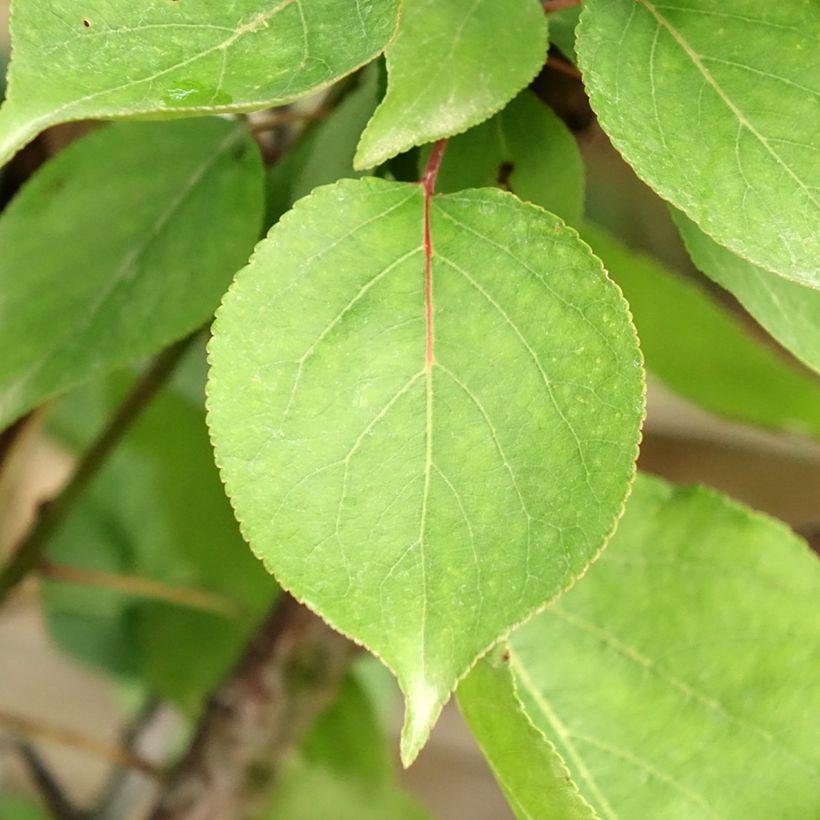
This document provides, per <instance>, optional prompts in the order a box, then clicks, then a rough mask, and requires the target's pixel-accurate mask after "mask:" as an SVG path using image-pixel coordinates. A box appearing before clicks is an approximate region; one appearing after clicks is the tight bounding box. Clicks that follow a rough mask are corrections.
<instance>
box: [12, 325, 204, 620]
mask: <svg viewBox="0 0 820 820" xmlns="http://www.w3.org/2000/svg"><path fill="white" fill-rule="evenodd" d="M197 335H198V334H192V335H191V336H189V337H187V338H186V339H183V340H182V341H180V342H177V343H176V344H175V345H172V346H171V347H169V348H168V349H167V350H165V351H163V352H162V353H161V354H160V355H159V356H158V357H157V358H156V359H155V360H154V363H153V364H152V365H151V367H150V368H149V369H148V370H147V371H146V372H145V373H144V374H143V376H142V377H141V378H140V379H139V381H138V382H137V383H136V385H135V386H134V388H133V389H132V390H131V392H130V393H129V394H128V396H126V397H125V400H124V401H123V403H122V404H121V405H120V407H119V408H118V409H117V411H116V412H115V413H114V415H113V416H112V418H111V419H110V420H109V422H108V424H107V425H106V427H105V429H104V430H103V431H102V433H101V434H100V436H99V438H97V440H96V441H95V442H94V443H93V444H92V445H91V447H90V448H89V450H88V452H86V454H85V455H84V456H83V458H82V460H81V461H80V462H79V464H78V465H77V468H76V469H75V471H74V474H73V475H72V476H71V478H70V479H69V480H68V483H67V484H66V485H65V487H63V489H62V490H61V491H60V493H59V495H58V496H57V497H56V498H55V499H53V500H52V501H49V502H47V503H46V504H44V505H43V506H42V507H41V510H40V514H39V515H38V517H37V520H36V521H35V522H34V526H33V527H32V528H31V530H29V532H28V534H27V535H26V536H25V537H24V538H23V541H22V542H21V543H20V545H19V547H18V548H17V550H16V551H15V553H14V555H12V557H11V558H10V559H9V561H8V562H7V563H6V565H5V566H4V567H3V569H2V572H0V604H2V603H3V601H4V600H5V599H6V597H7V596H8V594H9V593H10V592H11V591H12V590H13V589H14V588H15V587H16V586H17V584H19V583H20V581H22V580H23V578H25V576H26V575H28V573H29V572H31V571H32V570H34V569H35V568H36V567H37V565H38V564H39V563H40V560H41V558H42V556H43V553H44V551H45V549H46V547H47V546H48V543H49V541H50V540H51V537H52V535H54V533H55V532H56V530H57V529H58V528H59V527H60V525H61V524H62V523H63V520H64V519H65V517H66V515H67V514H68V512H69V510H70V509H71V508H72V506H73V505H74V503H75V502H76V501H77V499H78V498H79V497H80V496H81V495H82V494H83V492H84V491H85V488H86V487H87V486H88V483H89V482H90V481H91V479H92V478H93V477H94V476H95V475H96V474H97V472H98V471H99V469H100V467H102V465H103V464H104V463H105V462H106V460H107V458H108V456H109V455H110V454H111V451H112V450H113V449H114V448H115V447H116V446H117V444H119V442H120V440H121V439H122V437H123V436H124V435H125V433H126V432H127V431H128V430H129V428H130V427H131V425H132V424H133V423H134V422H135V421H136V419H137V418H138V417H139V415H140V413H141V412H142V411H143V410H144V409H145V407H146V406H147V405H148V403H149V402H150V401H151V399H152V398H153V397H154V395H155V394H156V392H157V391H158V390H159V389H160V387H162V385H163V384H165V382H166V380H167V379H168V377H169V376H170V375H171V373H172V372H173V370H174V368H175V367H176V365H177V364H178V363H179V361H180V359H182V357H183V355H184V354H185V352H186V351H187V349H188V347H189V346H190V344H191V342H192V341H193V340H194V339H195V338H196V336H197Z"/></svg>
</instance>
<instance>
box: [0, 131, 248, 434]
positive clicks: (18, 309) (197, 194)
mask: <svg viewBox="0 0 820 820" xmlns="http://www.w3.org/2000/svg"><path fill="white" fill-rule="evenodd" d="M148 169H150V173H149V172H148ZM262 186H263V176H262V164H261V160H260V157H259V152H258V150H257V148H256V146H255V145H254V143H253V141H252V139H251V138H250V136H249V134H248V133H247V130H246V129H245V128H244V127H243V126H241V125H238V124H236V123H230V122H225V121H222V120H216V119H213V120H200V121H197V122H177V123H165V124H162V125H147V124H132V123H129V124H126V123H120V124H116V125H112V126H108V127H106V128H103V129H100V130H99V131H96V132H95V133H93V134H91V135H89V136H87V137H85V138H83V139H81V140H79V141H77V142H76V143H74V144H73V145H71V146H69V147H68V148H67V149H66V150H65V151H63V152H61V153H60V154H59V155H58V156H57V157H55V158H54V159H53V160H51V161H50V162H48V163H47V164H46V165H45V166H43V167H42V169H40V171H38V172H37V173H36V174H35V175H34V177H33V178H32V179H31V180H30V181H29V183H28V184H27V185H26V186H25V187H24V188H23V189H22V190H21V192H20V193H19V194H18V195H17V197H16V198H15V199H14V201H13V202H12V203H11V205H10V206H9V207H8V208H6V210H5V211H3V213H2V216H0V247H2V249H3V252H2V254H0V348H2V349H3V351H4V355H3V357H2V359H0V428H1V427H3V426H5V425H6V424H8V423H10V422H12V421H14V419H16V418H17V417H19V416H20V415H22V414H23V413H25V412H26V411H27V410H30V409H31V408H32V407H35V406H36V405H38V404H40V403H41V402H42V401H44V400H45V399H47V398H49V397H51V396H53V395H55V394H57V393H60V392H62V391H64V390H66V389H67V388H69V387H72V386H74V385H76V384H79V383H80V382H82V381H84V380H86V379H90V378H92V377H94V376H98V375H102V374H104V373H106V372H110V371H112V370H114V369H115V368H116V367H119V366H123V365H125V364H128V363H130V362H133V361H137V360H139V359H140V358H142V357H144V356H147V355H150V354H152V353H154V352H156V351H157V350H159V349H161V348H162V347H164V346H166V345H168V344H169V343H171V342H173V341H175V340H176V339H178V338H180V337H182V336H184V335H185V334H186V333H189V332H190V331H192V330H193V329H194V328H196V327H197V326H198V325H200V324H202V323H203V322H205V321H207V319H208V317H209V316H210V315H211V314H212V313H213V311H214V308H215V307H216V305H217V304H218V302H219V297H220V294H221V293H222V292H223V291H224V290H225V288H226V287H227V285H228V283H229V282H230V278H231V275H232V272H233V271H235V270H236V268H237V267H239V266H240V265H241V264H242V260H243V258H246V257H247V253H248V250H249V249H250V248H251V247H252V246H253V243H254V241H255V240H256V238H257V237H258V234H259V230H260V226H261V220H262Z"/></svg>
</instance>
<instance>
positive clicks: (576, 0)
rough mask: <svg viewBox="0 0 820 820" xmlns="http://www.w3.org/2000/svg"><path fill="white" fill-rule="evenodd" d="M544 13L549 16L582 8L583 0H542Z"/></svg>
mask: <svg viewBox="0 0 820 820" xmlns="http://www.w3.org/2000/svg"><path fill="white" fill-rule="evenodd" d="M541 5H542V6H543V7H544V11H545V12H547V14H549V13H550V12H551V11H561V10H562V9H571V8H572V7H573V6H580V5H581V0H541Z"/></svg>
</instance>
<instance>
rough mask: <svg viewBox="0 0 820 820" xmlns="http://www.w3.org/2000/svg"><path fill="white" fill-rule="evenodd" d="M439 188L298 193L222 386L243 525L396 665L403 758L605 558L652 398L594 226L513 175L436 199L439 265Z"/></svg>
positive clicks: (239, 311)
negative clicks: (543, 612) (403, 711)
mask: <svg viewBox="0 0 820 820" xmlns="http://www.w3.org/2000/svg"><path fill="white" fill-rule="evenodd" d="M425 199H426V198H425V193H424V189H423V188H422V186H420V185H416V184H409V183H396V182H385V181H383V180H379V179H371V178H365V179H361V180H356V181H352V180H347V181H342V182H339V183H337V184H336V185H334V186H328V187H326V188H320V189H318V190H317V191H316V192H314V194H313V195H311V196H310V197H308V198H306V199H303V200H300V202H299V203H297V205H296V207H295V209H294V210H293V211H292V212H291V213H290V214H288V215H287V216H285V217H284V219H283V220H281V221H280V222H279V223H278V224H277V225H276V226H275V227H274V228H273V230H272V231H271V233H270V235H269V237H268V239H267V240H265V241H264V242H262V243H261V244H260V245H259V246H258V248H257V251H256V253H255V255H254V257H253V259H252V260H251V263H250V265H249V266H248V267H247V268H245V270H243V271H242V272H240V273H239V275H238V278H237V279H236V281H235V283H234V285H233V287H232V288H231V290H230V291H229V292H228V295H227V297H226V299H225V302H224V304H223V306H222V308H221V309H220V311H219V312H218V317H217V321H216V323H215V325H214V337H213V340H212V342H211V347H210V361H211V374H210V380H209V387H208V392H209V410H210V412H209V424H210V428H211V434H212V438H213V441H214V444H215V450H216V458H217V463H218V464H219V465H220V466H221V469H222V475H223V478H224V479H225V482H226V485H227V490H228V495H229V496H230V497H231V499H232V502H233V504H234V509H235V511H236V514H237V517H238V519H239V521H240V523H241V525H242V528H243V533H244V535H245V537H246V539H247V540H248V541H249V543H250V544H251V547H252V548H253V550H254V551H255V552H256V554H257V555H258V556H259V557H260V558H262V560H263V561H264V562H265V564H266V566H267V567H268V568H269V569H270V570H271V571H272V572H273V573H274V574H275V575H276V577H277V579H279V581H280V582H281V583H282V584H283V585H284V586H285V587H286V588H287V589H289V590H291V591H292V592H293V594H294V595H295V596H296V597H297V598H299V599H300V600H302V601H304V602H305V603H306V604H307V605H308V606H309V607H311V608H312V609H315V610H317V611H318V612H320V613H321V614H322V616H323V617H325V618H326V619H327V620H328V621H329V622H330V623H331V624H332V625H334V626H335V627H336V628H338V629H340V630H341V631H342V632H345V633H346V634H349V635H351V636H353V637H354V638H356V639H357V640H359V641H361V642H362V643H364V644H365V645H366V646H367V647H368V648H370V649H371V650H372V651H373V652H375V653H376V654H378V655H379V656H380V657H381V658H382V659H383V660H384V662H385V663H386V664H387V666H389V667H390V668H391V669H392V670H393V671H394V673H395V674H396V676H397V678H398V680H399V683H400V685H401V687H402V689H403V691H404V692H405V695H406V699H407V708H408V711H407V718H406V723H405V730H404V734H403V744H402V745H403V756H404V760H405V762H409V761H411V760H412V759H413V758H414V757H415V755H416V753H417V752H418V750H419V749H420V748H421V746H422V745H423V743H424V741H425V739H426V737H427V733H428V732H429V729H430V726H431V724H432V722H433V721H434V719H435V717H436V716H437V714H438V712H439V710H440V709H441V706H442V704H443V703H444V702H445V701H446V700H447V698H448V696H449V693H450V692H451V691H452V689H453V688H454V686H455V684H456V681H457V680H458V678H459V677H460V676H462V675H463V674H464V673H465V672H466V671H467V670H468V669H469V667H470V666H471V664H472V663H473V661H474V660H475V658H476V657H477V656H478V655H480V654H481V653H482V652H483V651H484V650H486V649H487V648H488V647H489V646H490V645H491V644H492V643H494V642H495V641H496V640H497V639H498V638H499V637H500V636H501V635H502V634H503V633H504V632H505V631H507V630H508V629H509V628H510V627H511V626H513V625H514V624H515V623H517V622H519V621H520V620H521V619H523V618H525V617H527V616H528V615H529V614H530V613H531V612H532V611H533V610H535V609H537V608H539V607H540V606H543V604H544V603H545V602H546V601H547V600H549V599H551V598H553V597H555V596H556V595H558V594H559V593H560V592H561V591H562V590H563V589H564V588H565V587H567V586H568V585H569V584H571V583H572V582H573V580H574V579H575V578H576V577H578V575H579V574H580V573H582V572H583V570H584V569H585V567H586V566H587V564H588V563H589V562H590V560H592V558H593V557H594V556H595V555H596V554H597V552H598V550H599V549H600V548H601V546H602V544H603V543H604V541H605V539H606V537H607V535H608V533H609V532H610V531H611V529H612V527H613V525H614V522H615V520H616V518H617V516H618V514H619V510H620V506H621V503H622V500H623V498H624V495H625V493H626V491H627V487H628V485H629V482H630V480H631V475H632V470H633V460H634V457H635V453H636V443H637V436H638V428H639V426H640V421H641V417H642V412H643V411H642V408H643V380H642V368H641V359H640V354H639V351H638V349H637V345H636V339H635V336H634V331H633V329H632V326H631V324H630V321H629V317H628V313H627V310H626V305H625V303H624V301H623V299H622V297H621V295H620V293H619V292H618V290H617V288H615V287H614V286H613V285H612V284H611V283H610V282H609V281H608V280H607V279H606V277H605V276H604V273H603V270H602V268H601V265H600V262H599V261H598V260H597V259H595V258H594V257H593V256H592V255H591V253H590V252H589V250H588V248H587V247H586V246H585V245H584V244H583V243H581V242H579V241H578V238H577V234H576V233H575V231H573V230H572V229H570V228H567V227H566V226H564V224H563V223H562V222H560V220H558V219H557V218H556V217H554V216H551V215H550V214H547V213H545V212H544V211H541V210H540V209H538V208H536V207H534V206H531V205H525V204H523V203H521V202H520V201H519V200H517V199H516V198H515V197H513V196H512V195H510V194H506V193H503V192H501V191H497V190H477V191H470V192H465V193H464V194H461V195H441V196H436V197H434V198H433V199H432V203H431V207H430V211H431V232H432V233H431V236H432V245H433V248H434V253H433V255H432V260H431V276H430V277H429V278H427V277H426V276H425V245H424V242H423V237H424V233H425V231H424V226H425ZM428 285H429V291H427V287H426V286H428ZM426 291H427V292H426ZM428 310H429V320H426V315H427V313H428Z"/></svg>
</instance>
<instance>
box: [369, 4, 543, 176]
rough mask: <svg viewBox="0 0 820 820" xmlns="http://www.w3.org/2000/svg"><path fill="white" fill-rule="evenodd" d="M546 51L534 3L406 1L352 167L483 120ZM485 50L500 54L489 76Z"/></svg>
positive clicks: (524, 81)
mask: <svg viewBox="0 0 820 820" xmlns="http://www.w3.org/2000/svg"><path fill="white" fill-rule="evenodd" d="M546 50H547V23H546V18H545V15H544V13H543V11H542V9H541V6H540V4H539V3H537V2H535V1H534V0H508V2H507V3H505V4H504V5H503V6H501V5H499V4H498V3H493V2H492V0H473V2H472V3H470V4H465V3H462V2H460V0H443V1H442V0H406V2H405V3H404V7H403V10H402V16H401V20H400V22H399V31H398V35H397V36H396V39H395V40H394V41H393V42H392V43H391V44H390V46H389V47H388V48H387V50H386V57H387V70H388V87H387V94H386V96H385V98H384V100H383V101H382V103H381V105H380V106H379V107H378V108H377V109H376V113H375V114H374V115H373V118H372V119H371V120H370V123H369V124H368V126H367V128H366V129H365V131H364V133H363V134H362V138H361V140H360V142H359V147H358V150H357V152H356V158H355V161H354V165H355V167H356V168H357V169H360V170H361V169H365V168H372V167H374V166H376V165H379V164H380V163H382V162H384V161H386V160H388V159H390V158H392V157H394V156H396V155H397V154H400V153H402V152H404V151H407V150H409V149H410V148H412V147H413V146H415V145H422V144H424V143H427V142H433V141H434V140H437V139H440V138H442V137H448V136H451V135H453V134H457V133H460V132H462V131H466V130H467V129H468V128H469V127H470V126H472V125H476V124H477V123H479V122H481V121H482V120H485V119H488V118H489V117H490V116H492V115H493V114H495V113H496V111H498V110H499V109H501V108H502V107H503V106H504V104H505V103H507V102H508V101H509V100H511V99H512V98H513V97H514V96H515V95H516V94H517V93H518V92H519V91H521V89H522V88H524V87H525V86H526V85H527V84H528V83H529V82H530V81H531V80H532V79H533V78H534V77H535V75H536V74H537V73H538V70H539V69H540V67H541V65H542V64H543V62H544V59H545V55H546ZM420 52H421V53H423V54H424V59H423V60H420V59H418V55H419V53H420ZM488 54H503V55H505V56H504V60H498V61H497V62H496V64H495V65H494V66H493V68H494V70H493V72H492V73H489V74H488V73H487V72H486V71H485V61H486V59H487V55H488Z"/></svg>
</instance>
